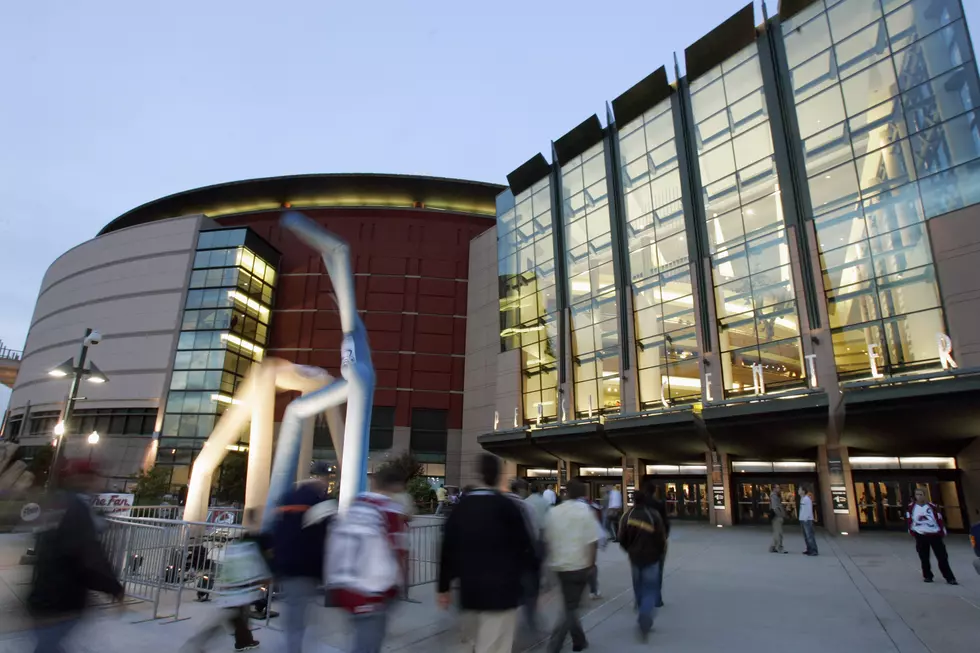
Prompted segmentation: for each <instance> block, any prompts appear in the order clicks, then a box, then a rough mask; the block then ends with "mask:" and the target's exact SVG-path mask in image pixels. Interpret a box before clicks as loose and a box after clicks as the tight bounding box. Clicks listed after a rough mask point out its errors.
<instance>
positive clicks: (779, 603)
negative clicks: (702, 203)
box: [0, 524, 980, 653]
mask: <svg viewBox="0 0 980 653" xmlns="http://www.w3.org/2000/svg"><path fill="white" fill-rule="evenodd" d="M18 540H19V541H18ZM818 541H819V546H820V553H821V555H820V556H819V557H816V558H808V557H805V556H802V555H800V554H799V551H802V549H803V539H802V536H796V535H795V534H788V535H787V543H788V544H789V549H790V551H791V552H792V553H790V554H789V555H777V554H771V553H768V544H769V535H768V530H767V529H761V528H750V527H739V528H725V529H714V528H709V527H707V526H703V525H693V524H692V525H689V524H677V525H676V526H675V528H674V531H673V536H672V538H671V549H670V553H669V555H668V560H667V574H666V578H665V581H664V600H665V601H666V607H665V608H663V609H662V610H661V611H660V612H659V614H658V615H657V621H656V624H655V632H654V634H653V635H652V636H651V639H650V642H649V643H648V644H646V645H641V644H640V643H638V642H637V640H636V636H635V625H634V620H635V615H634V613H633V611H632V590H631V589H630V584H629V569H628V566H627V563H626V561H625V556H624V555H623V553H622V552H621V551H620V550H619V549H618V548H616V547H615V545H610V547H609V548H608V549H606V550H605V551H603V552H601V554H600V584H601V589H602V592H603V594H604V598H603V599H602V600H599V601H590V600H589V599H588V597H586V600H585V602H584V604H583V622H584V624H585V627H586V629H587V634H588V637H589V642H590V648H589V650H590V651H610V652H612V651H615V652H616V653H619V652H620V651H623V652H629V651H645V650H651V649H656V650H667V651H671V652H672V653H674V652H676V653H701V652H704V653H708V652H713V651H718V650H745V651H754V652H759V653H764V652H768V651H772V652H773V653H776V652H778V653H784V652H785V651H787V650H792V651H794V653H809V652H811V651H812V652H814V653H816V652H817V651H820V652H824V651H834V652H835V653H851V652H853V653H886V652H887V653H893V652H896V651H897V652H900V653H912V652H915V653H919V652H926V651H930V652H933V653H959V652H961V651H968V650H975V649H977V647H978V645H980V576H977V574H976V572H975V571H974V569H973V566H972V556H973V554H972V552H971V551H970V550H969V544H968V541H967V538H966V537H965V536H955V537H951V538H948V539H947V545H948V548H949V550H950V558H951V564H952V566H953V570H954V572H955V573H956V574H957V577H958V578H959V580H960V582H961V585H960V586H958V587H951V586H948V585H946V584H945V583H943V582H942V581H941V580H939V579H938V578H937V582H936V583H933V584H931V585H928V584H925V583H923V582H922V579H921V575H920V572H919V568H918V558H917V557H916V553H915V547H914V544H913V542H912V540H911V538H909V537H908V536H906V535H903V534H866V533H863V534H859V535H852V536H847V537H836V538H830V537H828V536H826V535H825V534H820V535H819V536H818ZM23 543H24V540H23V538H22V537H19V536H0V653H24V652H26V651H30V650H32V646H31V638H30V635H29V633H27V632H25V630H24V629H25V628H26V627H27V621H26V620H25V619H24V618H23V616H22V610H21V606H20V600H19V598H22V597H23V596H24V595H25V594H26V591H27V587H28V586H27V584H26V581H27V578H28V570H27V569H26V568H23V567H19V566H17V565H16V564H12V563H15V562H16V557H15V555H14V554H16V556H19V554H20V548H21V547H22V546H23ZM937 573H938V572H937ZM188 596H189V595H188ZM411 597H412V599H413V600H414V601H417V602H409V603H400V604H399V605H398V608H397V611H396V612H395V613H394V615H393V617H392V619H391V623H390V626H389V637H388V640H387V642H386V647H385V649H386V651H399V652H403V653H422V652H423V651H424V652H427V653H428V652H431V651H462V646H461V644H460V638H459V631H458V628H457V623H458V619H457V616H456V615H455V614H452V613H443V612H440V611H439V610H437V609H436V608H435V607H434V587H433V586H431V585H429V586H425V587H420V588H414V589H413V590H412V592H411ZM163 607H164V610H163V611H162V612H161V614H167V613H168V611H167V609H166V608H167V607H168V606H167V605H166V603H165V604H164V606H163ZM278 608H279V606H277V609H278ZM542 608H543V611H544V613H545V617H546V622H548V623H550V621H551V620H553V619H554V618H555V617H556V615H557V609H558V601H557V596H556V595H555V594H554V593H552V594H550V595H548V596H546V597H545V598H544V599H543V601H542ZM149 613H150V609H149V607H148V606H146V605H145V604H139V603H137V604H134V605H130V606H128V607H127V608H125V611H124V612H120V611H119V609H118V608H105V609H101V610H96V611H94V612H93V614H92V618H91V619H90V620H89V622H88V623H87V624H86V626H85V627H84V628H82V629H80V630H79V632H78V637H77V638H76V648H75V650H78V651H84V652H87V651H92V652H93V653H94V652H95V651H99V652H100V653H102V652H105V653H117V652H118V653H132V652H133V651H146V652H149V651H173V650H175V649H177V648H178V647H179V646H180V645H181V644H182V643H183V642H184V641H186V639H187V638H188V637H189V636H190V635H191V633H193V632H194V631H196V630H197V629H199V628H201V626H202V625H203V624H204V621H205V620H206V619H209V618H211V617H212V616H213V615H214V608H213V607H211V606H210V605H208V604H198V603H194V602H193V600H192V599H188V600H187V601H185V603H184V605H183V607H182V608H181V617H182V620H180V621H176V622H174V621H173V620H158V621H149V622H146V621H143V620H145V619H146V618H147V617H148V616H149ZM310 614H311V616H313V617H314V618H315V622H316V623H315V624H314V625H313V626H312V627H311V631H310V634H309V636H308V640H307V649H306V650H307V653H311V652H316V653H334V652H335V651H342V650H344V649H345V648H346V646H347V633H346V623H345V620H344V618H343V615H340V614H338V613H336V612H334V611H331V610H325V609H322V608H315V609H314V611H313V612H311V613H310ZM185 618H186V619H185ZM255 626H256V627H257V628H259V630H258V631H257V632H256V633H255V636H256V638H257V639H259V640H260V641H261V642H262V647H261V649H260V650H267V651H278V650H283V640H282V634H281V633H280V632H279V630H278V627H277V626H278V620H273V621H272V622H271V624H270V627H268V628H267V627H265V624H264V623H258V622H255ZM570 648H571V646H570V643H568V644H566V648H565V650H570ZM231 649H232V640H231V637H228V638H227V639H226V640H225V641H222V640H220V639H219V640H215V641H214V642H213V643H212V646H211V648H210V649H209V653H210V651H214V652H219V651H222V652H225V651H230V650H231ZM540 650H544V646H543V644H542V642H540V641H538V640H537V639H535V638H533V637H531V636H530V634H529V633H526V632H524V631H522V632H521V633H520V634H519V637H518V642H517V644H516V645H515V651H522V652H523V651H540Z"/></svg>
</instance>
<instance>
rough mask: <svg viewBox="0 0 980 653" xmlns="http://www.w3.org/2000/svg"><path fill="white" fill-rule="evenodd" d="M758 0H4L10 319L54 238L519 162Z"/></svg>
mask: <svg viewBox="0 0 980 653" xmlns="http://www.w3.org/2000/svg"><path fill="white" fill-rule="evenodd" d="M744 3H745V0H696V1H694V0H691V1H688V2H672V1H669V0H628V1H620V2H614V3H608V4H604V3H599V2H583V1H582V0H520V1H517V0H493V2H461V1H460V0H454V1H450V0H374V1H371V2H337V1H331V0H281V1H279V2H270V1H268V0H235V1H231V0H205V1H201V0H196V1H190V0H170V1H168V2H152V3H151V2H133V1H132V0H98V1H97V2H77V1H75V0H45V1H43V2H4V3H2V4H0V82H2V88H3V93H2V97H3V100H2V101H0V339H2V340H3V341H4V342H5V343H6V344H8V346H13V347H15V348H20V347H21V346H22V344H23V342H24V340H25V338H26V336H27V329H28V326H29V324H30V319H31V314H32V312H33V309H34V300H35V298H36V294H37V290H38V287H39V285H40V282H41V277H42V276H43V274H44V271H45V270H46V269H47V267H48V265H49V264H50V263H51V262H52V261H53V260H54V259H55V258H56V257H57V256H58V255H59V254H61V253H62V252H64V251H65V250H66V249H68V248H70V247H73V246H74V245H77V244H78V243H80V242H82V241H84V240H87V239H89V238H91V237H93V236H94V235H95V234H96V232H97V231H98V230H99V229H100V228H101V227H102V226H103V225H104V224H105V223H107V222H108V221H110V220H111V219H112V218H114V217H116V216H117V215H119V214H120V213H123V212H124V211H126V210H128V209H130V208H133V207H135V206H137V205H139V204H142V203H143V202H146V201H149V200H152V199H155V198H158V197H161V196H163V195H167V194H169V193H174V192H177V191H181V190H186V189H189V188H194V187H198V186H203V185H207V184H213V183H218V182H223V181H231V180H235V179H244V178H249V177H264V176H271V175H284V174H296V173H312V172H394V173H404V174H424V175H438V176H447V177H461V178H468V179H477V180H483V181H493V182H504V177H505V175H506V174H507V173H508V172H510V171H511V170H513V169H514V168H516V167H517V166H518V165H520V164H521V163H523V162H524V161H525V160H526V159H528V158H529V157H531V156H532V155H534V154H535V153H537V152H539V151H540V152H544V153H545V154H546V155H547V154H548V152H549V147H550V146H549V142H550V141H551V140H552V139H554V138H557V137H559V136H561V135H562V134H563V133H565V131H567V130H568V129H570V128H572V127H574V126H575V125H576V124H578V123H579V122H580V121H582V120H583V119H585V118H587V117H588V116H589V115H591V114H592V113H599V115H600V117H601V118H602V119H603V122H604V121H605V113H604V111H605V110H604V106H605V102H606V100H611V99H613V98H614V97H616V96H617V95H619V94H620V93H621V92H623V91H624V90H626V89H627V88H629V87H630V86H632V85H633V84H634V83H635V82H637V81H639V80H640V79H642V78H643V77H645V76H646V75H647V74H649V73H650V72H652V71H653V70H655V69H656V68H658V67H659V66H661V65H667V66H668V70H669V69H670V68H671V65H672V64H671V62H672V53H673V52H674V51H676V52H678V55H679V56H680V58H681V62H682V64H683V56H682V55H683V50H684V48H685V47H686V46H688V45H690V44H691V43H693V42H694V41H696V40H697V39H698V38H700V37H701V36H703V35H704V34H705V33H707V32H708V31H710V30H711V29H712V28H713V27H715V26H716V25H717V24H718V23H720V22H721V21H723V20H724V19H725V18H727V17H728V16H729V15H731V14H732V13H734V12H735V11H737V10H738V9H739V8H741V7H742V6H743V5H744ZM965 4H966V7H967V15H968V18H970V19H971V21H970V22H971V24H974V25H975V24H977V18H978V15H980V0H966V1H965ZM755 5H756V15H757V18H758V19H759V20H761V16H762V12H761V9H760V2H759V0H756V1H755ZM768 6H769V9H770V11H771V12H772V13H775V11H776V8H777V0H769V5H768ZM603 7H609V9H607V10H605V11H607V12H608V14H607V15H603V14H602V13H601V12H602V11H603ZM92 326H95V327H97V326H100V325H92ZM105 328H107V329H108V327H105ZM8 392H9V391H7V390H6V388H2V387H0V413H2V411H3V409H4V408H5V406H6V402H7V395H8Z"/></svg>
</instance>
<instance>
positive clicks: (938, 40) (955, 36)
mask: <svg viewBox="0 0 980 653" xmlns="http://www.w3.org/2000/svg"><path fill="white" fill-rule="evenodd" d="M971 58H972V53H971V50H970V46H969V40H968V39H967V36H966V30H965V28H964V26H963V21H962V20H958V21H956V22H955V23H953V24H952V25H950V26H949V27H945V28H943V29H941V30H939V31H938V32H934V33H933V34H932V35H931V36H927V37H926V38H924V39H922V40H921V41H919V42H918V43H915V44H913V45H911V46H909V47H907V48H905V49H904V50H902V51H901V52H899V53H897V54H896V55H895V69H896V70H898V71H900V74H899V78H898V84H899V86H900V87H901V88H902V90H905V89H908V88H912V87H913V86H918V85H919V84H923V83H925V82H926V81H928V80H929V79H931V78H933V77H936V76H937V75H940V74H942V73H944V72H946V71H947V70H949V69H950V68H955V67H956V66H959V65H960V64H962V63H964V62H966V61H969V60H970V59H971Z"/></svg>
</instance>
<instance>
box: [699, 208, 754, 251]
mask: <svg viewBox="0 0 980 653" xmlns="http://www.w3.org/2000/svg"><path fill="white" fill-rule="evenodd" d="M744 236H745V231H744V228H743V225H742V212H741V211H729V212H728V213H726V214H725V215H722V216H719V217H717V218H715V219H713V220H708V243H709V245H710V247H711V249H710V250H709V251H710V253H711V254H715V253H716V252H718V251H719V250H720V249H723V248H724V247H726V246H729V245H731V244H733V243H736V242H741V241H742V239H743V238H744Z"/></svg>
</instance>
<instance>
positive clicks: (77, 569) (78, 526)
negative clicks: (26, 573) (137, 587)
mask: <svg viewBox="0 0 980 653" xmlns="http://www.w3.org/2000/svg"><path fill="white" fill-rule="evenodd" d="M100 482H101V479H100V477H99V476H98V474H97V472H96V470H95V468H94V467H93V466H92V465H91V464H90V463H88V462H87V461H72V462H69V463H68V464H67V465H66V466H65V468H64V470H63V471H62V473H61V478H60V483H61V487H62V491H61V492H60V493H59V494H58V496H57V497H55V499H54V505H53V506H52V507H53V509H54V510H55V511H56V512H57V514H59V515H60V518H59V519H58V520H57V524H56V525H55V526H54V527H53V528H50V529H48V530H46V531H44V532H42V533H41V534H39V535H38V538H37V546H36V550H37V563H36V566H35V569H34V586H33V588H32V590H31V594H30V596H29V598H28V607H29V609H30V611H31V615H32V616H33V617H34V619H35V630H36V635H37V648H36V649H35V653H60V652H61V651H63V649H62V642H63V641H64V640H65V639H66V638H67V637H68V635H70V634H71V631H72V629H73V628H74V627H75V626H76V625H77V624H78V622H79V620H80V619H81V618H82V614H83V613H84V611H85V608H86V607H87V599H88V593H89V592H90V591H95V592H104V593H105V594H109V595H111V596H113V597H114V598H116V599H117V600H119V599H122V597H123V587H122V585H120V584H119V581H118V580H116V574H115V572H114V571H113V569H112V565H111V564H110V563H109V560H108V559H107V558H106V555H105V552H104V551H103V549H102V545H101V543H100V542H99V533H98V528H97V526H96V520H95V515H94V514H93V513H92V508H91V500H90V499H89V497H88V494H89V493H91V492H93V491H95V488H96V486H97V484H98V483H100Z"/></svg>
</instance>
